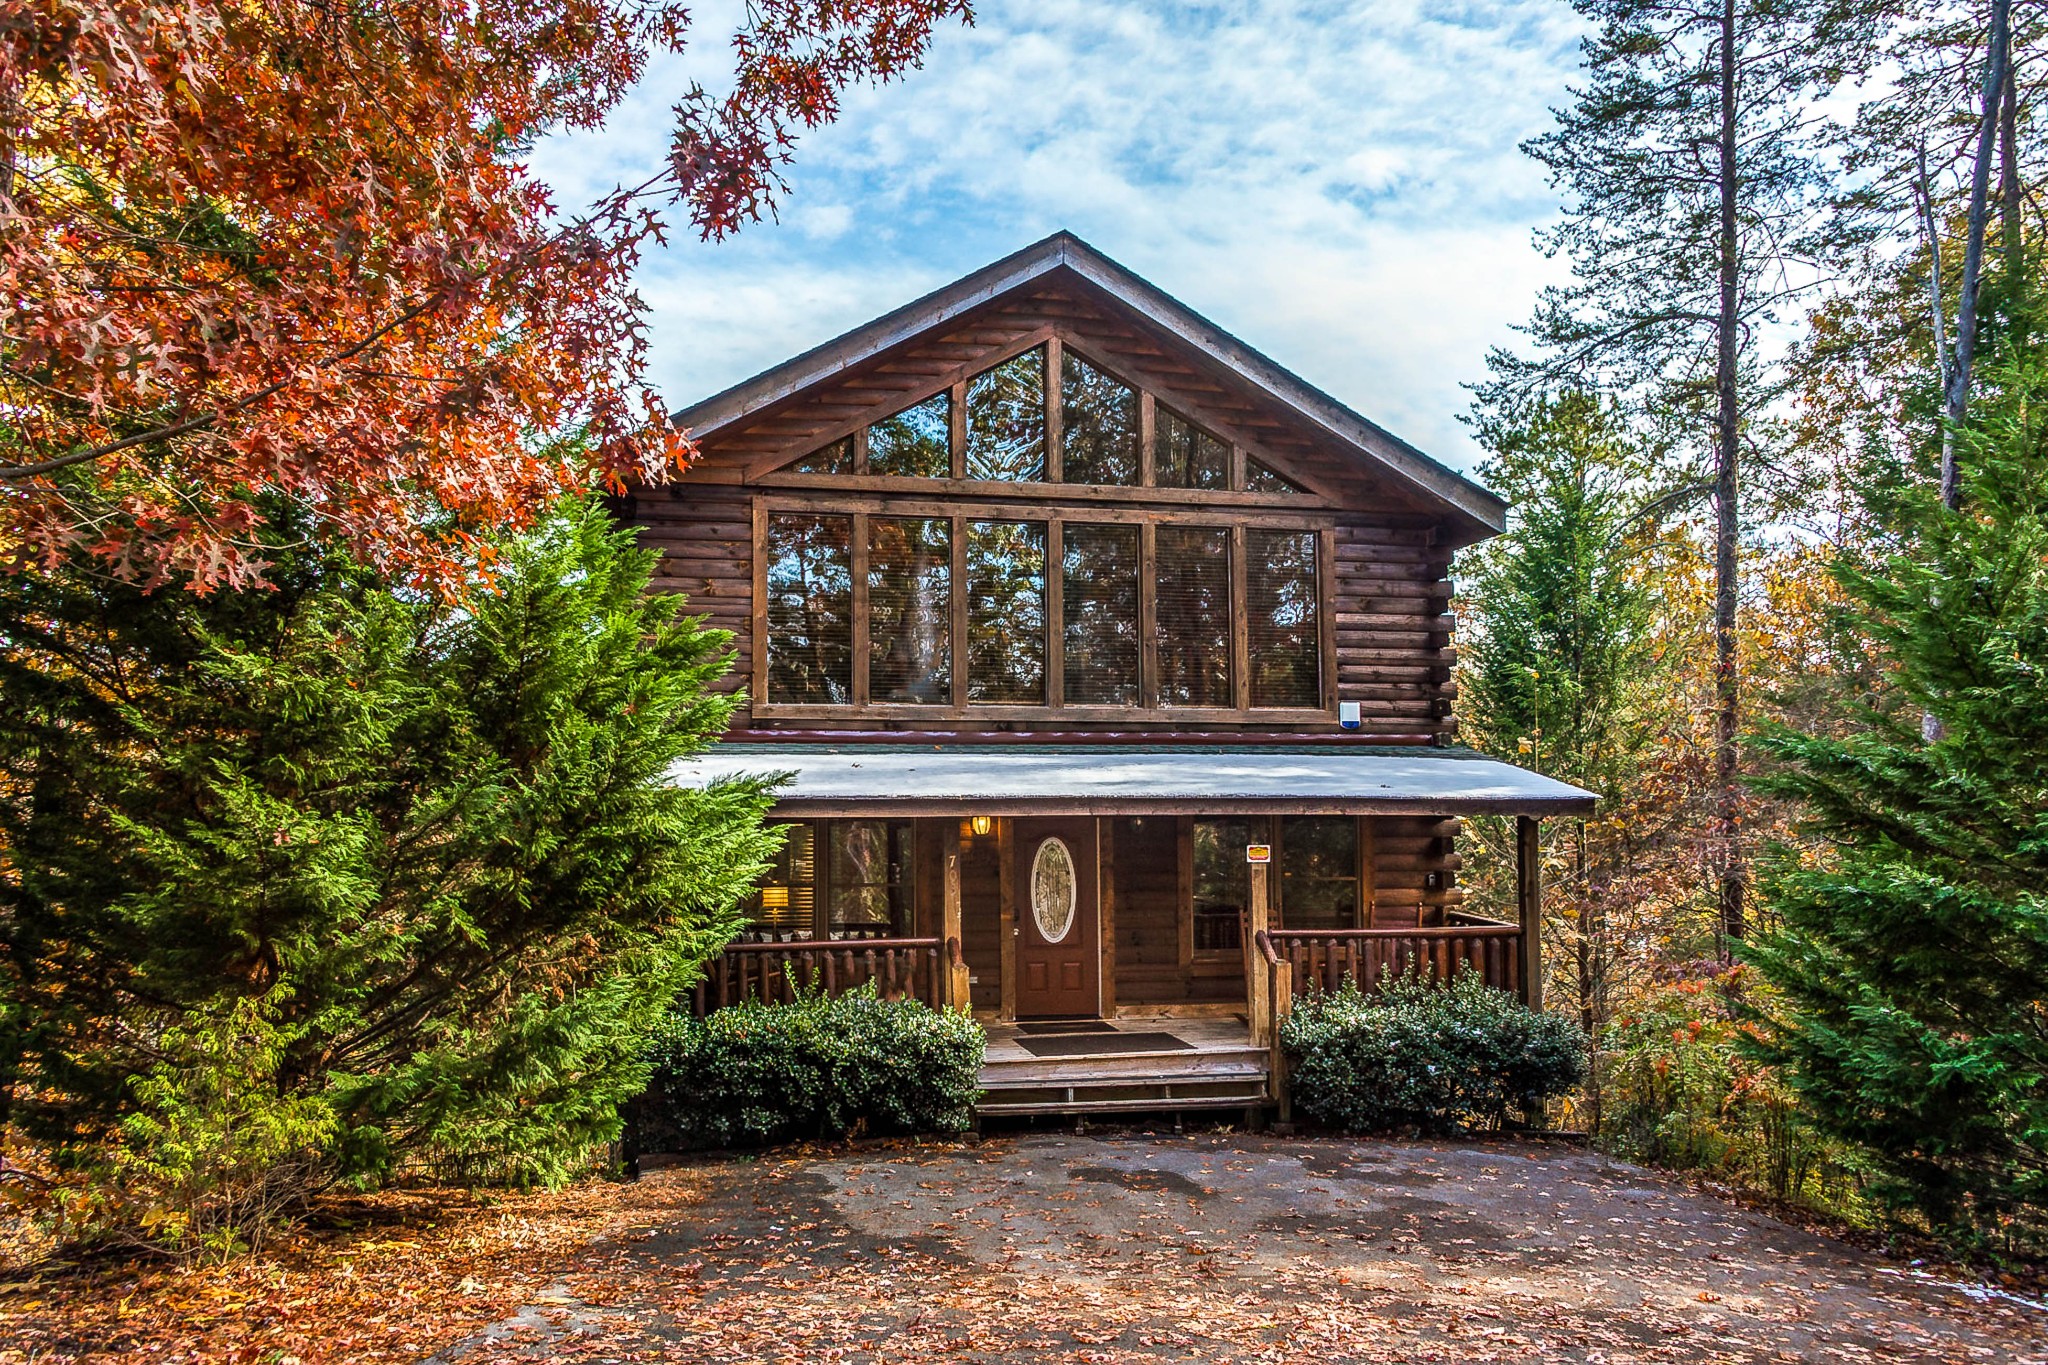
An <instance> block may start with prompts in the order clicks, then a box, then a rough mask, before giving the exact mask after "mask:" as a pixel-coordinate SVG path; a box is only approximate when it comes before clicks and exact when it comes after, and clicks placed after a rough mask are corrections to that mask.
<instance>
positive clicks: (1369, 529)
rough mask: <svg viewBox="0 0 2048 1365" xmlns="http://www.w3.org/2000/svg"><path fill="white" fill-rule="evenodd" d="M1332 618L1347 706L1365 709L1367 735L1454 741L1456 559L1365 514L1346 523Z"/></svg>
mask: <svg viewBox="0 0 2048 1365" xmlns="http://www.w3.org/2000/svg"><path fill="white" fill-rule="evenodd" d="M1335 539H1336V549H1337V552H1336V562H1335V564H1334V566H1333V573H1332V575H1331V584H1332V587H1331V596H1332V602H1331V611H1332V613H1333V615H1334V620H1335V625H1336V631H1335V637H1336V642H1337V698H1338V700H1339V701H1355V702H1357V703H1358V704H1359V712H1360V718H1361V720H1362V722H1363V724H1362V726H1361V728H1362V729H1363V730H1365V731H1367V732H1374V731H1379V732H1382V733H1393V734H1427V735H1434V736H1436V737H1438V738H1439V739H1445V738H1448V737H1449V736H1450V735H1451V733H1452V731H1453V729H1454V728H1455V725H1456V722H1455V721H1454V720H1452V719H1451V717H1450V715H1449V711H1450V702H1451V698H1452V697H1453V696H1454V695H1455V694H1456V693H1455V687H1456V685H1455V684H1454V683H1453V682H1452V681H1451V666H1452V664H1453V663H1454V662H1455V661H1456V654H1455V651H1454V650H1453V648H1452V644H1451V641H1452V621H1451V616H1450V600H1451V584H1450V556H1449V554H1448V553H1447V552H1445V551H1443V550H1440V549H1438V548H1436V546H1435V545H1434V544H1433V540H1434V536H1433V534H1432V533H1431V532H1430V531H1429V530H1427V529H1423V528H1417V527H1413V526H1409V525H1402V524H1391V525H1390V524H1388V523H1387V522H1386V521H1385V520H1383V519H1375V518H1372V517H1368V516H1365V515H1362V514H1359V513H1344V514H1342V515H1341V516H1340V517H1339V518H1338V521H1337V532H1336V537H1335Z"/></svg>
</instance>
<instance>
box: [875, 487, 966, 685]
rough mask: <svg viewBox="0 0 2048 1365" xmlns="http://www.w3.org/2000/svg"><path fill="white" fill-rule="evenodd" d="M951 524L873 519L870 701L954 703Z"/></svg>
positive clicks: (925, 519) (892, 518)
mask: <svg viewBox="0 0 2048 1365" xmlns="http://www.w3.org/2000/svg"><path fill="white" fill-rule="evenodd" d="M952 587H953V524H952V523H951V522H950V521H946V520H944V519H941V518H936V517H933V518H906V517H870V518H868V700H869V701H886V702H920V703H924V704H926V705H944V704H946V703H949V702H951V701H952V699H953V696H952V685H953V683H952V680H953V670H952V660H953V649H952V639H953V591H952Z"/></svg>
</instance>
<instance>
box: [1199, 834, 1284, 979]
mask: <svg viewBox="0 0 2048 1365" xmlns="http://www.w3.org/2000/svg"><path fill="white" fill-rule="evenodd" d="M1265 824H1266V821H1265V819H1264V818H1263V817H1261V818H1260V819H1259V820H1258V821H1257V832H1256V833H1255V832H1254V824H1253V820H1252V818H1251V817H1250V816H1244V815H1233V816H1224V817H1221V818H1216V819H1208V820H1197V821H1195V822H1194V841H1193V842H1194V861H1195V867H1194V904H1193V906H1192V908H1191V909H1190V911H1189V913H1190V914H1192V915H1193V917H1194V930H1193V933H1194V950H1195V953H1196V954H1197V955H1198V956H1200V955H1223V954H1229V953H1238V952H1242V951H1243V948H1244V942H1243V936H1244V930H1243V927H1242V926H1243V917H1244V915H1245V913H1246V911H1247V910H1248V909H1249V908H1250V905H1251V894H1252V892H1251V887H1252V879H1251V866H1250V864H1248V863H1247V862H1246V861H1245V856H1244V851H1245V846H1246V845H1247V844H1253V843H1257V842H1259V840H1261V839H1263V838H1264V837H1265Z"/></svg>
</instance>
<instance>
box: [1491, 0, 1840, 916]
mask: <svg viewBox="0 0 2048 1365" xmlns="http://www.w3.org/2000/svg"><path fill="white" fill-rule="evenodd" d="M1574 7H1575V8H1576V9H1577V10H1578V11H1579V13H1580V14H1581V15H1583V16H1584V17H1585V18H1586V19H1588V20H1589V21H1591V22H1592V23H1593V24H1595V25H1596V26H1597V29H1596V32H1595V34H1594V35H1593V36H1592V37H1589V38H1588V39H1586V41H1585V61H1586V66H1587V70H1588V80H1587V82H1586V84H1585V85H1584V86H1583V87H1582V88H1580V89H1577V90H1574V91H1573V101H1572V103H1571V105H1570V106H1569V107H1567V108H1565V109H1563V110H1560V111H1559V112H1558V126H1557V128H1556V129H1555V130H1554V131H1552V132H1550V133H1546V134H1544V135H1543V136H1542V137H1539V138H1536V139H1534V140H1532V141H1531V142H1529V143H1527V144H1526V145H1525V148H1524V150H1526V151H1528V152H1529V153H1530V155H1532V156H1534V157H1535V158H1536V159H1537V160H1539V161H1541V162H1542V163H1543V164H1544V165H1545V166H1546V167H1548V168H1549V170H1550V173H1551V181H1552V183H1553V184H1554V185H1556V186H1558V187H1559V188H1560V189H1562V190H1563V192H1564V196H1565V206H1564V207H1565V215H1564V218H1563V221H1562V222H1560V223H1559V224H1558V225H1557V226H1556V227H1554V228H1551V229H1548V230H1546V231H1545V232H1544V233H1542V234H1540V235H1539V238H1538V242H1539V245H1540V246H1542V247H1543V248H1544V249H1545V250H1546V251H1547V252H1549V253H1552V254H1555V253H1558V252H1562V253H1564V254H1565V255H1567V256H1568V257H1569V258H1570V260H1571V262H1572V271H1573V279H1572V281H1571V282H1570V283H1569V284H1566V285H1562V286H1558V287H1555V288H1551V289H1548V290H1546V291H1545V292H1544V294H1543V297H1542V299H1541V301H1540V302H1539V304H1538V305H1537V309H1536V315H1535V317H1534V319H1533V320H1532V322H1531V323H1530V326H1529V329H1528V330H1529V332H1530V334H1531V336H1532V338H1533V339H1534V340H1535V342H1536V353H1535V354H1534V355H1533V356H1515V355H1512V354H1510V353H1507V352H1505V351H1500V352H1496V353H1495V354H1494V355H1493V356H1492V357H1491V358H1490V364H1491V365H1492V368H1493V370H1494V373H1495V378H1494V380H1493V381H1492V382H1490V383H1489V384H1487V385H1485V386H1483V387H1482V389H1481V396H1482V398H1483V399H1484V400H1485V401H1487V402H1489V403H1490V404H1494V405H1499V404H1501V403H1503V402H1509V401H1513V400H1514V399H1515V398H1517V397H1520V396H1526V395H1527V394H1529V393H1531V392H1533V391H1535V390H1540V389H1545V388H1555V387H1557V386H1559V385H1561V384H1582V385H1589V386H1593V387H1596V388H1598V389H1599V390H1601V391H1603V392H1607V393H1610V394H1615V395H1627V396H1628V397H1629V398H1630V400H1631V401H1632V402H1633V403H1634V404H1636V405H1637V406H1638V407H1639V408H1640V410H1642V411H1643V412H1646V413H1651V414H1654V415H1656V416H1657V417H1658V419H1659V420H1661V421H1668V422H1670V423H1671V424H1672V425H1673V426H1674V428H1676V429H1681V430H1685V431H1686V432H1687V433H1688V434H1693V433H1697V436H1696V439H1698V438H1705V439H1704V440H1702V441H1701V444H1702V445H1704V446H1705V447H1706V450H1707V451H1710V452H1711V454H1710V458H1709V459H1708V460H1707V461H1706V462H1705V463H1707V464H1708V465H1709V466H1710V470H1709V471H1708V472H1707V473H1706V474H1705V475H1704V476H1703V477H1696V478H1694V479H1693V480H1692V482H1693V483H1694V484H1695V485H1696V488H1697V492H1699V493H1708V494H1711V497H1712V501H1713V506H1714V555H1715V579H1716V582H1715V594H1714V645H1715V654H1716V659H1715V664H1716V688H1715V692H1716V695H1715V711H1716V733H1715V769H1716V771H1715V781H1716V784H1717V788H1718V793H1719V802H1718V808H1717V811H1716V831H1715V833H1716V843H1717V847H1718V853H1717V863H1718V867H1717V882H1718V885H1717V889H1716V894H1717V900H1718V904H1719V912H1720V915H1721V920H1722V924H1723V928H1724V931H1725V932H1726V934H1727V935H1728V936H1730V937H1737V938H1739V937H1740V936H1741V935H1742V933H1743V931H1744V928H1745V912H1744V893H1745V888H1746V885H1747V871H1746V863H1745V857H1744V850H1743V841H1742V838H1741V801H1740V797H1741V790H1740V785H1739V778H1738V752H1737V734H1738V731H1739V728H1740V716H1741V686H1740V678H1739V657H1738V655H1739V651H1738V640H1737V636H1736V609H1737V604H1738V600H1739V591H1740V583H1739V581H1738V574H1739V565H1738V559H1737V556H1738V549H1739V541H1740V536H1741V530H1742V505H1741V490H1742V466H1743V464H1744V457H1743V447H1744V442H1745V440H1746V439H1751V438H1753V431H1752V430H1751V428H1752V425H1753V418H1754V415H1755V414H1756V413H1757V411H1758V410H1759V409H1760V408H1761V407H1762V406H1763V404H1764V402H1765V401H1766V399H1767V396H1768V395H1767V392H1766V389H1765V387H1764V385H1763V384H1762V382H1761V368H1762V359H1761V356H1760V354H1759V350H1758V347H1759V337H1758V333H1759V330H1760V327H1761V326H1762V325H1763V324H1765V323H1767V322H1769V321H1771V320H1773V319H1774V318H1775V317H1776V316H1777V315H1778V311H1779V310H1780V309H1782V308H1783V307H1785V306H1786V305H1787V304H1788V303H1790V302H1791V301H1793V300H1794V299H1796V298H1797V297H1798V296H1799V294H1800V293H1801V292H1802V291H1803V290H1804V289H1806V288H1810V287H1811V286H1812V284H1813V283H1814V282H1815V273H1814V269H1813V265H1814V261H1815V259H1816V258H1817V256H1818V255H1820V254H1821V253H1822V252H1823V251H1824V250H1825V248H1826V243H1825V242H1824V241H1822V240H1821V229H1822V227H1823V226H1824V223H1823V215H1822V213H1821V209H1822V206H1823V204H1824V202H1825V197H1824V191H1825V189H1826V185H1825V182H1824V180H1823V177H1822V173H1821V164H1820V161H1819V154H1820V150H1821V142H1822V125H1821V121H1820V120H1819V119H1818V117H1817V116H1816V115H1815V112H1814V109H1813V98H1814V96H1816V95H1817V94H1819V93H1822V92H1825V91H1827V90H1829V89H1831V88H1832V87H1833V86H1834V84H1835V83H1836V82H1837V81H1838V80H1839V79H1840V77H1841V71H1840V69H1839V62H1838V60H1837V59H1836V57H1835V54H1838V53H1843V52H1853V51H1854V50H1855V47H1856V37H1857V35H1858V34H1859V33H1861V32H1863V31H1864V30H1865V28H1866V27H1867V25H1868V24H1869V23H1870V22H1871V17H1870V16H1871V14H1872V13H1873V12H1874V11H1872V10H1868V9H1866V8H1864V7H1862V6H1859V5H1856V4H1845V5H1841V6H1833V5H1828V6H1817V5H1810V4H1789V3H1786V2H1785V0H1719V3H1716V4H1712V5H1704V6H1699V7H1690V6H1670V5H1664V4H1660V3H1654V0H1574ZM1703 453H1705V452H1703Z"/></svg>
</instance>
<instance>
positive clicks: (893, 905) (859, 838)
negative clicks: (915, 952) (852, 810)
mask: <svg viewBox="0 0 2048 1365" xmlns="http://www.w3.org/2000/svg"><path fill="white" fill-rule="evenodd" d="M912 829H913V826H912V825H911V824H910V822H909V821H907V820H832V821H827V822H826V824H825V842H826V846H827V847H828V848H829V849H830V850H831V853H830V866H829V874H830V877H831V881H830V883H829V886H830V893H829V894H830V898H831V899H830V905H831V917H830V920H829V922H828V924H827V931H828V932H829V934H830V935H831V937H833V938H908V937H910V936H911V929H912V928H913V924H912V919H911V886H912V884H913V882H914V881H915V879H916V866H915V864H914V863H913V861H912V859H911V848H912V843H911V832H912Z"/></svg>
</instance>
